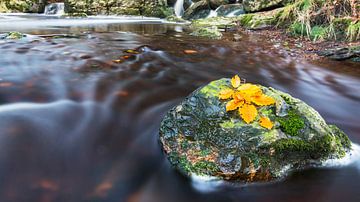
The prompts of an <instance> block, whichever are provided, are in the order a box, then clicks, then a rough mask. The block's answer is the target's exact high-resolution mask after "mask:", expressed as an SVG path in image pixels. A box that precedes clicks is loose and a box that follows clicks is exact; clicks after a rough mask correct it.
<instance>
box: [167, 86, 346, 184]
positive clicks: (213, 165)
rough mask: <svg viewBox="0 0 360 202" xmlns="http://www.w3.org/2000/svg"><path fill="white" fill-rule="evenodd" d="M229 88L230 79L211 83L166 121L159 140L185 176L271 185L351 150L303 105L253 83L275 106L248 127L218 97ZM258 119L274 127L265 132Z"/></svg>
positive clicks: (264, 108) (262, 108) (261, 109)
mask: <svg viewBox="0 0 360 202" xmlns="http://www.w3.org/2000/svg"><path fill="white" fill-rule="evenodd" d="M229 86H231V84H230V79H220V80H217V81H213V82H211V83H209V84H208V85H206V86H204V87H202V88H199V89H197V90H196V91H194V92H193V93H192V94H191V95H189V96H188V97H187V98H185V100H184V101H182V102H181V103H180V104H179V105H178V106H176V107H174V108H173V109H171V110H170V111H169V112H168V113H167V114H166V116H165V117H164V119H163V121H162V123H161V127H160V142H161V144H162V146H163V149H164V151H165V153H166V154H167V157H168V159H169V161H170V163H171V164H172V165H173V166H174V167H175V168H177V169H178V170H179V171H181V172H182V173H183V174H184V175H187V176H192V175H200V176H214V177H217V178H219V179H225V180H236V181H245V182H252V181H270V180H274V179H278V178H281V177H284V176H285V175H286V173H287V172H286V171H291V170H295V169H302V168H304V167H307V166H311V165H319V164H321V162H322V161H324V160H327V159H332V158H334V159H337V158H342V157H344V156H345V154H346V152H348V151H350V149H351V142H350V140H349V138H348V137H347V136H346V135H345V134H344V133H343V132H342V131H341V130H340V129H339V128H337V127H336V126H334V125H328V124H326V122H325V121H324V119H323V118H322V117H321V116H320V115H319V113H318V112H316V111H315V110H314V109H313V108H311V107H310V106H308V105H307V104H306V103H304V102H303V101H301V100H299V99H296V98H293V97H292V96H290V95H289V94H286V93H284V92H281V91H278V90H275V89H273V88H270V87H264V86H259V85H257V86H258V87H260V88H261V91H262V93H263V94H264V95H265V96H268V97H269V96H270V97H272V98H273V101H274V100H275V102H274V103H275V104H272V105H269V106H258V109H257V112H258V116H257V117H256V120H254V121H253V122H251V123H249V124H247V123H246V122H244V120H243V119H242V118H241V117H240V115H239V113H238V112H237V110H236V111H230V112H227V111H226V101H224V100H220V99H219V97H218V96H219V93H220V91H222V90H224V89H226V88H229ZM240 87H241V86H240ZM260 116H266V117H268V118H269V119H270V120H271V122H272V123H273V126H272V127H269V128H264V127H263V126H262V125H261V121H260V122H259V119H260Z"/></svg>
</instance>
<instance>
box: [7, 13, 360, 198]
mask: <svg viewBox="0 0 360 202" xmlns="http://www.w3.org/2000/svg"><path fill="white" fill-rule="evenodd" d="M7 31H20V32H23V33H26V34H32V35H35V36H34V37H33V38H29V39H23V40H17V41H0V201H4V202H7V201H9V202H12V201H38V202H47V201H76V202H78V201H127V202H135V201H143V202H167V201H172V202H181V201H189V202H193V201H194V202H195V201H207V202H212V201H234V202H235V201H239V202H244V201H360V194H359V191H358V189H359V185H360V160H359V159H358V160H355V161H353V162H351V163H350V164H347V165H343V166H341V165H340V166H331V167H324V168H313V169H308V170H303V171H298V172H294V173H292V174H291V175H289V176H288V177H287V178H286V179H285V180H283V181H280V182H275V183H266V184H248V185H244V184H236V183H231V184H228V183H225V184H217V185H214V186H210V187H208V186H207V185H206V184H205V185H204V184H199V183H196V182H194V181H192V180H190V179H186V178H185V177H183V176H182V175H180V174H179V173H178V172H176V171H175V170H173V169H172V168H171V167H170V165H169V163H168V161H167V160H166V158H165V156H164V154H163V153H162V151H161V147H160V145H159V143H158V128H159V125H160V122H161V119H162V117H163V115H164V114H165V113H166V112H167V110H169V109H170V108H171V107H173V106H175V105H176V104H177V103H179V102H180V101H181V100H182V99H184V98H185V97H186V96H187V95H188V94H189V93H191V92H192V91H194V90H195V89H196V88H198V87H200V86H202V85H205V84H207V83H208V82H209V81H212V80H215V79H219V78H222V77H231V76H233V75H234V74H239V75H240V76H241V77H242V78H245V79H246V80H247V81H248V82H253V83H259V84H262V85H266V86H272V87H274V88H277V89H280V90H282V91H285V92H288V93H290V94H292V95H293V96H294V97H297V98H300V99H302V100H304V101H306V102H307V103H308V104H309V105H311V106H313V107H314V108H315V109H316V110H318V111H319V113H320V114H321V115H322V116H323V117H324V118H325V119H326V121H327V122H328V123H331V124H336V125H337V126H339V127H340V128H341V129H343V130H344V131H345V132H346V133H347V134H348V135H349V137H350V139H351V140H352V141H353V142H354V143H355V144H359V143H360V124H359V117H358V116H359V113H360V68H359V66H358V64H355V63H345V62H334V61H326V60H325V61H314V62H306V61H304V60H302V59H299V58H294V57H291V56H289V55H288V54H286V52H282V51H279V50H278V49H276V48H274V46H273V44H271V42H269V40H268V39H265V38H263V37H262V36H258V35H256V34H254V35H248V34H243V35H242V40H241V41H238V42H234V41H231V40H208V39H202V38H196V37H193V36H190V35H189V34H188V30H187V28H186V27H184V26H182V25H171V24H163V23H162V21H161V20H159V19H141V18H135V19H134V18H130V19H129V18H109V17H103V18H102V17H97V18H93V19H58V18H52V17H47V16H41V15H19V14H18V15H0V33H1V32H7ZM38 36H40V37H38ZM54 36H56V37H54ZM129 49H135V50H137V51H138V52H139V54H135V55H133V56H130V57H125V58H124V56H125V55H129V53H125V52H124V51H126V50H129ZM184 50H197V53H196V54H186V53H184ZM116 60H121V61H116ZM204 186H205V187H204Z"/></svg>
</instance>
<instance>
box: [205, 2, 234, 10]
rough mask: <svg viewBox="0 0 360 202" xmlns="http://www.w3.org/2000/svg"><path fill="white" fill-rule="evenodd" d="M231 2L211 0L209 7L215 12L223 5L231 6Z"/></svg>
mask: <svg viewBox="0 0 360 202" xmlns="http://www.w3.org/2000/svg"><path fill="white" fill-rule="evenodd" d="M229 3H230V2H229V0H209V6H210V8H211V9H213V10H215V9H216V8H218V7H219V6H221V5H226V4H229Z"/></svg>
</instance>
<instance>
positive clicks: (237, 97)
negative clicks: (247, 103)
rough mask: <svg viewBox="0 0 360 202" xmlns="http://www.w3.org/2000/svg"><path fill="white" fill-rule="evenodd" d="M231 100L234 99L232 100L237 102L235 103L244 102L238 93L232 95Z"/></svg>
mask: <svg viewBox="0 0 360 202" xmlns="http://www.w3.org/2000/svg"><path fill="white" fill-rule="evenodd" d="M233 98H234V100H237V101H244V100H245V99H244V97H243V96H242V94H241V93H239V92H235V93H234V94H233Z"/></svg>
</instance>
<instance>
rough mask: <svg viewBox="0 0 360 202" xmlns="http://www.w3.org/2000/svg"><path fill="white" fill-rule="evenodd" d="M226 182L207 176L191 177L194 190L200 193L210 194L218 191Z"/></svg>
mask: <svg viewBox="0 0 360 202" xmlns="http://www.w3.org/2000/svg"><path fill="white" fill-rule="evenodd" d="M223 183H224V181H222V180H219V178H217V177H212V176H206V175H201V176H200V175H196V174H192V175H191V185H192V187H193V188H194V189H196V190H197V191H199V192H203V193H208V192H213V191H215V190H217V188H218V187H219V186H220V185H222V184H223Z"/></svg>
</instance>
